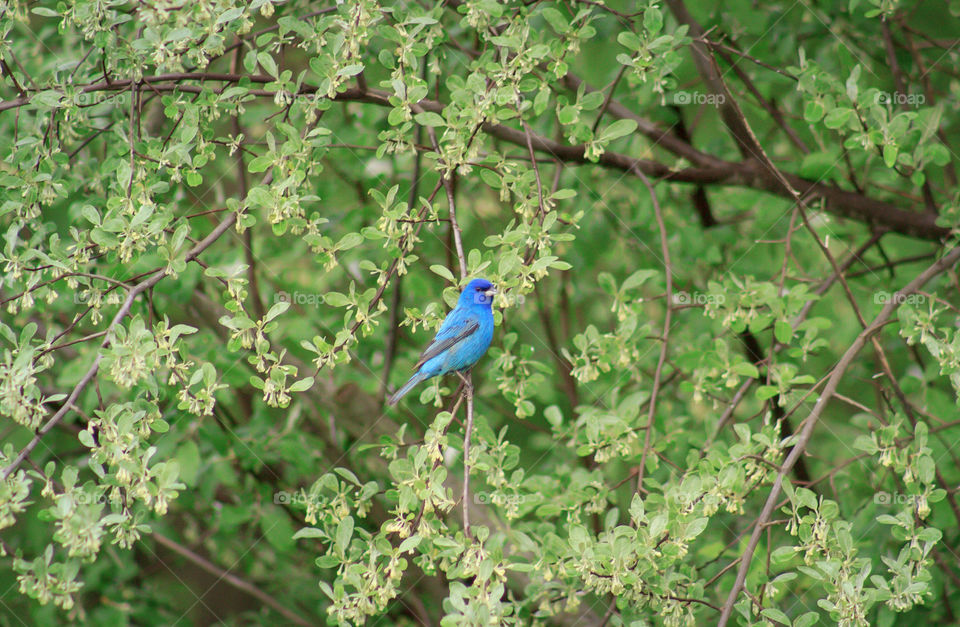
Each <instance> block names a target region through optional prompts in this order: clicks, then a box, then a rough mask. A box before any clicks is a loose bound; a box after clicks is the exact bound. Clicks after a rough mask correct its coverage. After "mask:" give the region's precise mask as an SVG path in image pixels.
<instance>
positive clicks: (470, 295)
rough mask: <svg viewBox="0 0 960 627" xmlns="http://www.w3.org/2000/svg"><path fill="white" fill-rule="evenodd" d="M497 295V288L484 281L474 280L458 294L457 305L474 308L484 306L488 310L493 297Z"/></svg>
mask: <svg viewBox="0 0 960 627" xmlns="http://www.w3.org/2000/svg"><path fill="white" fill-rule="evenodd" d="M496 293H497V286H496V285H494V284H493V283H491V282H490V281H488V280H486V279H474V280H472V281H470V282H469V283H467V286H466V287H465V288H463V291H462V292H460V302H459V303H458V304H459V305H463V306H468V307H474V306H478V305H479V306H486V307H487V308H488V309H489V308H490V306H491V305H492V304H493V297H494V296H495V295H496Z"/></svg>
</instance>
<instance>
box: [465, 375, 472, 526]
mask: <svg viewBox="0 0 960 627" xmlns="http://www.w3.org/2000/svg"><path fill="white" fill-rule="evenodd" d="M463 392H464V394H466V395H467V424H466V426H465V427H464V433H463V532H464V533H465V534H466V535H467V537H468V538H469V537H470V434H471V433H472V432H473V375H472V374H471V373H469V372H468V373H467V374H466V385H465V386H464V390H463Z"/></svg>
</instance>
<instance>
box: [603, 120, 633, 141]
mask: <svg viewBox="0 0 960 627" xmlns="http://www.w3.org/2000/svg"><path fill="white" fill-rule="evenodd" d="M635 130H637V121H636V120H631V119H625V120H617V121H616V122H614V123H613V124H611V125H610V126H608V127H607V128H605V129H603V132H601V133H600V139H601V141H613V140H614V139H617V138H619V137H624V136H625V135H630V134H631V133H633V132H634V131H635Z"/></svg>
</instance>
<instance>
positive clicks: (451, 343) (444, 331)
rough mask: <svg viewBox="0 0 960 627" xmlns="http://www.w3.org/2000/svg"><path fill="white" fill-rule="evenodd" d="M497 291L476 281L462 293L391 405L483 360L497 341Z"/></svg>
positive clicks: (484, 283) (486, 283)
mask: <svg viewBox="0 0 960 627" xmlns="http://www.w3.org/2000/svg"><path fill="white" fill-rule="evenodd" d="M496 293H497V287H496V286H495V285H494V284H493V283H491V282H490V281H488V280H486V279H474V280H472V281H470V282H469V283H467V286H466V287H465V288H463V291H462V292H460V300H458V301H457V306H456V307H455V308H454V309H453V310H452V311H451V312H450V313H448V314H447V317H446V319H445V320H444V321H443V324H442V325H440V330H439V331H437V335H436V337H434V338H433V341H432V342H430V345H429V346H427V348H426V349H425V350H424V351H423V353H421V355H420V360H419V361H418V362H417V364H416V365H415V366H414V367H413V368H414V370H416V373H415V374H414V375H413V376H412V377H410V380H409V381H407V382H406V383H404V384H403V387H402V388H400V389H399V390H397V392H396V394H394V395H393V396H391V397H390V400H389V401H388V402H389V403H390V404H391V405H396V404H397V401H399V400H400V399H401V398H403V397H404V396H405V395H406V394H407V393H408V392H409V391H410V390H412V389H413V387H414V386H415V385H417V384H418V383H420V382H421V381H426V380H427V379H430V378H431V377H435V376H437V375H444V374H447V373H448V372H464V371H466V370H469V369H470V368H471V366H473V364H475V363H477V361H478V360H479V359H480V358H481V357H483V354H484V353H485V352H487V348H489V347H490V340H491V339H493V308H492V304H493V296H494V294H496Z"/></svg>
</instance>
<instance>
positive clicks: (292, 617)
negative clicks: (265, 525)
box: [151, 532, 312, 627]
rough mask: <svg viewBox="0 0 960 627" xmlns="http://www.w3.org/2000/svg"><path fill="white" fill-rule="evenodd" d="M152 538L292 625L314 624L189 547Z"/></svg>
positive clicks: (158, 536)
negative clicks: (274, 611)
mask: <svg viewBox="0 0 960 627" xmlns="http://www.w3.org/2000/svg"><path fill="white" fill-rule="evenodd" d="M151 536H152V537H153V539H154V540H156V541H157V544H160V545H162V546H164V547H166V548H168V549H170V550H171V551H173V552H174V553H177V554H178V555H180V556H182V557H185V558H187V559H188V560H190V561H191V562H193V563H194V564H196V565H197V566H199V567H200V568H201V569H203V570H205V571H207V572H208V573H210V574H211V575H213V576H214V577H216V578H217V581H221V580H222V581H223V582H225V583H227V584H230V585H231V586H233V587H234V588H236V589H237V590H242V591H243V592H246V593H247V594H249V595H250V596H252V597H254V598H255V599H257V600H258V601H260V602H261V603H263V604H264V605H267V606H269V607H270V608H272V609H274V610H276V612H277V613H278V614H280V615H281V616H283V617H284V618H285V619H287V620H288V621H290V622H291V623H292V624H294V625H303V626H304V627H307V626H308V625H311V624H312V623H310V622H309V621H307V620H305V619H303V618H302V617H300V616H298V615H297V614H295V613H294V612H292V611H290V610H289V609H288V608H287V607H286V606H285V605H283V604H282V603H280V602H279V601H278V600H277V599H275V598H274V597H273V596H271V595H269V594H267V593H266V592H264V591H263V590H261V589H260V588H258V587H256V586H255V585H253V584H252V583H250V582H249V581H246V580H244V579H241V578H240V577H237V576H236V575H234V574H233V573H231V572H230V571H229V570H224V569H223V568H220V567H219V566H217V565H216V564H214V563H213V562H211V561H209V560H207V559H205V558H204V557H202V556H201V555H198V554H197V553H194V552H193V551H191V550H190V549H188V548H187V547H185V546H183V545H181V544H179V543H177V542H174V541H173V540H171V539H170V538H167V537H166V536H163V535H160V534H159V533H156V532H154V533H152V534H151Z"/></svg>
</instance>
